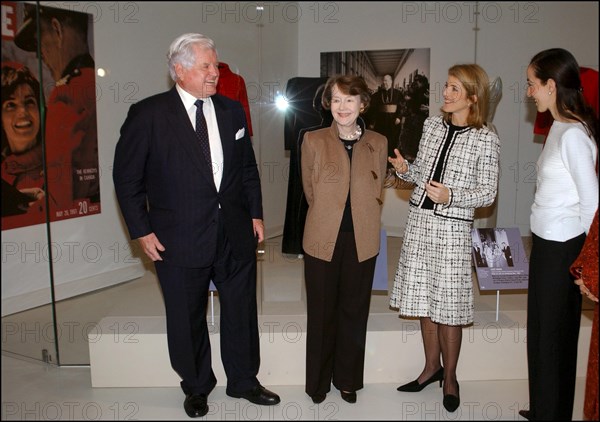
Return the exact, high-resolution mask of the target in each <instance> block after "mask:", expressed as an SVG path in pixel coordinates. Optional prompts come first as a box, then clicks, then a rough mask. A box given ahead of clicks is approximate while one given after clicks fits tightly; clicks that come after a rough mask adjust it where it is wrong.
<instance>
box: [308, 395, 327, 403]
mask: <svg viewBox="0 0 600 422" xmlns="http://www.w3.org/2000/svg"><path fill="white" fill-rule="evenodd" d="M325 397H327V394H315V395H314V396H310V398H311V399H312V401H313V403H314V404H319V403H323V402H324V401H325Z"/></svg>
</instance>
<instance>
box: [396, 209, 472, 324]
mask: <svg viewBox="0 0 600 422" xmlns="http://www.w3.org/2000/svg"><path fill="white" fill-rule="evenodd" d="M471 227H472V224H471V223H470V222H467V221H458V220H451V219H447V218H442V217H437V216H435V215H434V214H433V210H425V209H421V208H417V207H413V206H411V207H410V208H409V214H408V222H407V224H406V232H405V234H404V239H403V242H402V249H401V252H400V259H399V261H398V268H397V270H396V276H395V279H394V288H393V290H392V293H391V295H390V306H391V307H392V308H397V309H399V312H400V315H402V316H407V317H429V318H430V319H431V320H432V321H433V322H436V323H438V324H444V325H467V324H470V323H472V322H473V277H472V267H471V246H472V238H471Z"/></svg>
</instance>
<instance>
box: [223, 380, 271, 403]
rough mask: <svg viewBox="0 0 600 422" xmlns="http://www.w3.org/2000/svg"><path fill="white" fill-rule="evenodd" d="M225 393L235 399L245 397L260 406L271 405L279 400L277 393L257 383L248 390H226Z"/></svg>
mask: <svg viewBox="0 0 600 422" xmlns="http://www.w3.org/2000/svg"><path fill="white" fill-rule="evenodd" d="M226 393H227V395H228V396H230V397H235V398H236V399H246V400H248V401H249V402H251V403H254V404H259V405H262V406H271V405H274V404H278V403H279V402H280V401H281V399H280V398H279V396H278V395H277V394H275V393H273V392H272V391H269V390H267V389H266V388H265V387H263V386H262V385H257V386H256V387H254V388H251V389H250V390H248V391H242V392H239V393H238V392H235V391H226Z"/></svg>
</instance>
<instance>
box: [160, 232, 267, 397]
mask: <svg viewBox="0 0 600 422" xmlns="http://www.w3.org/2000/svg"><path fill="white" fill-rule="evenodd" d="M155 266H156V272H157V275H158V279H159V281H160V285H161V288H162V292H163V298H164V302H165V308H166V315H167V340H168V345H169V357H170V360H171V365H172V367H173V369H175V371H176V372H177V373H178V374H179V376H180V377H181V378H182V381H181V388H182V389H183V391H184V393H186V394H189V393H194V394H209V393H210V392H211V390H212V389H213V388H214V386H215V385H216V377H215V375H214V372H213V370H212V366H211V349H210V340H209V333H208V327H207V321H206V307H207V301H208V288H209V284H210V281H211V280H212V281H213V283H214V284H215V287H216V288H217V291H218V293H219V304H220V319H219V323H220V326H219V330H220V336H221V360H222V362H223V367H224V369H225V373H226V375H227V390H228V391H235V392H241V391H246V390H249V389H251V388H252V387H254V386H256V385H258V380H257V378H256V375H257V374H258V370H259V366H260V350H259V336H258V320H257V318H258V317H257V307H256V259H250V260H245V261H239V260H236V259H235V258H234V257H233V255H232V253H231V248H230V246H229V242H228V241H227V238H226V236H225V234H224V230H223V227H222V225H221V224H219V240H218V246H217V256H216V259H215V262H214V264H213V265H212V266H210V267H206V268H184V267H177V266H171V265H169V264H168V263H165V262H161V261H157V262H155Z"/></svg>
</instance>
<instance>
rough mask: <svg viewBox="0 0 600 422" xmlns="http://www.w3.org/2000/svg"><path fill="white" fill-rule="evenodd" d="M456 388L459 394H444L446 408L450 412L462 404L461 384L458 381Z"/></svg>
mask: <svg viewBox="0 0 600 422" xmlns="http://www.w3.org/2000/svg"><path fill="white" fill-rule="evenodd" d="M456 390H457V393H458V396H455V395H454V394H444V401H443V403H444V408H445V409H446V410H447V411H448V412H454V411H455V410H456V409H458V406H460V391H459V390H460V386H459V385H458V383H456Z"/></svg>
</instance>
